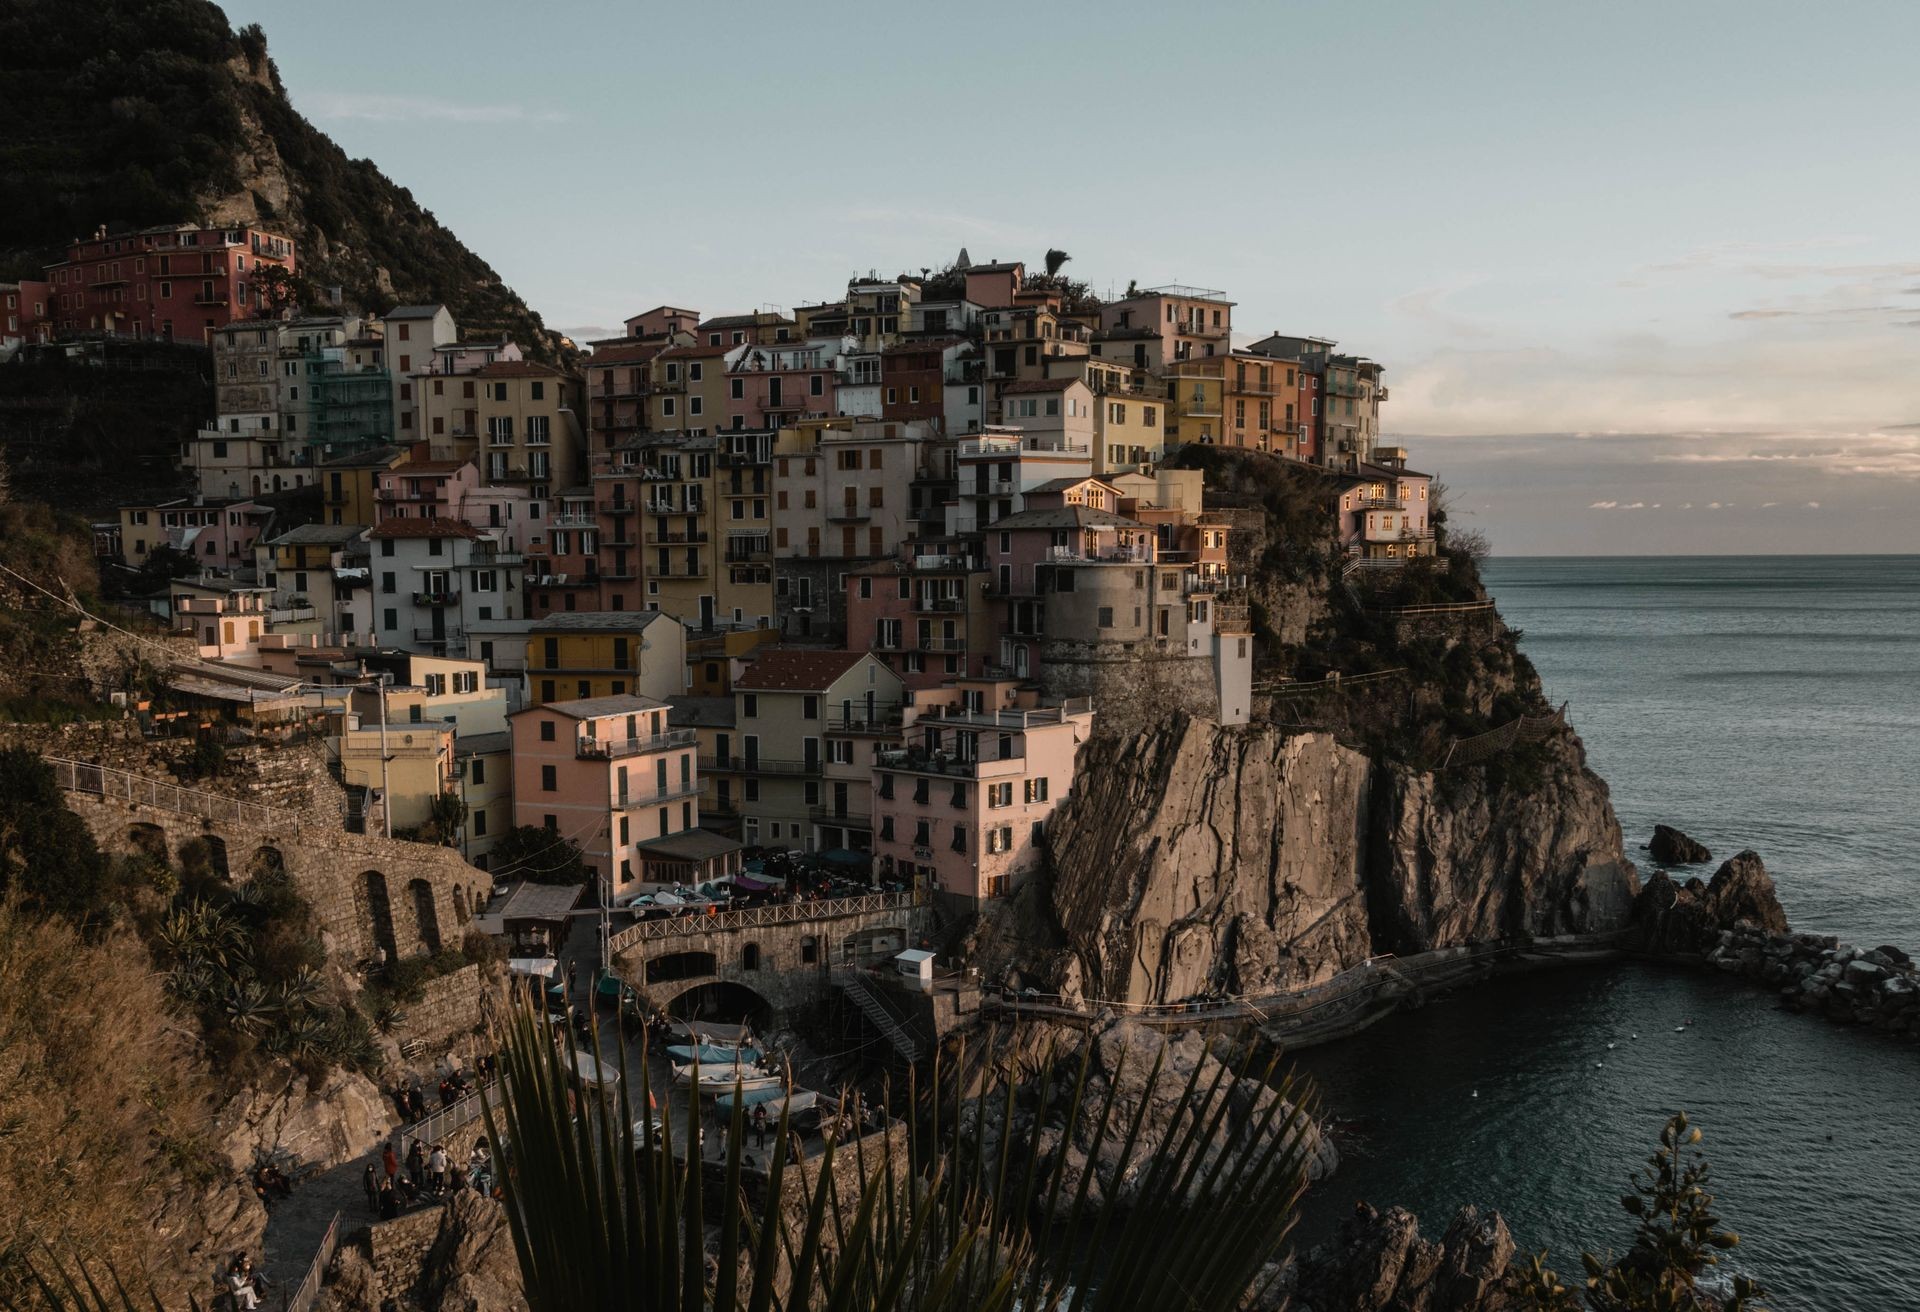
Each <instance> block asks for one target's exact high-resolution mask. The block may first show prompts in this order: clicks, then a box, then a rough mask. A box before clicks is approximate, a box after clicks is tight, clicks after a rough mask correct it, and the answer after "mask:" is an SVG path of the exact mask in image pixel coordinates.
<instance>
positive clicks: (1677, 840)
mask: <svg viewBox="0 0 1920 1312" xmlns="http://www.w3.org/2000/svg"><path fill="white" fill-rule="evenodd" d="M1647 852H1648V854H1649V855H1651V856H1652V857H1653V859H1654V860H1655V861H1658V862H1659V863H1660V864H1661V865H1663V866H1697V865H1702V864H1704V863H1706V862H1708V861H1711V860H1713V853H1712V852H1709V851H1708V850H1707V847H1706V844H1704V843H1696V842H1695V841H1694V840H1693V839H1691V838H1688V837H1687V836H1686V835H1685V834H1683V833H1681V832H1680V831H1679V830H1678V829H1675V828H1673V827H1672V826H1671V825H1655V826H1654V827H1653V840H1652V841H1651V842H1649V843H1648V844H1647Z"/></svg>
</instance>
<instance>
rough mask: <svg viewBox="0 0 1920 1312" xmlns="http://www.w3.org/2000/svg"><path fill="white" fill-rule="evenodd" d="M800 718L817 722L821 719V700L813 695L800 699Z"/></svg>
mask: <svg viewBox="0 0 1920 1312" xmlns="http://www.w3.org/2000/svg"><path fill="white" fill-rule="evenodd" d="M800 718H801V719H803V720H817V719H819V718H820V699H819V698H818V697H815V696H813V695H811V694H809V695H808V696H805V697H802V698H801V699H800Z"/></svg>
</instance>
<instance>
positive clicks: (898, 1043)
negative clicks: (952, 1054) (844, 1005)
mask: <svg viewBox="0 0 1920 1312" xmlns="http://www.w3.org/2000/svg"><path fill="white" fill-rule="evenodd" d="M833 982H834V983H835V984H838V985H839V986H840V987H841V988H842V989H844V990H846V994H847V996H848V997H850V998H852V999H853V1001H854V1003H855V1005H857V1006H858V1007H859V1008H860V1010H861V1012H863V1013H864V1014H865V1015H866V1018H867V1019H868V1020H870V1021H872V1022H873V1024H874V1026H875V1027H876V1028H877V1029H878V1030H879V1031H880V1032H881V1033H882V1034H884V1035H885V1036H886V1038H887V1041H888V1042H889V1043H891V1044H893V1046H894V1049H895V1050H896V1051H898V1052H899V1054H900V1055H901V1056H902V1057H905V1058H906V1059H907V1060H908V1061H910V1062H914V1061H919V1060H920V1058H921V1057H923V1056H925V1055H926V1045H925V1044H923V1043H922V1042H921V1041H920V1039H919V1037H918V1036H917V1035H915V1034H914V1033H913V1031H911V1030H909V1029H908V1028H907V1027H906V1026H904V1025H902V1024H901V1023H900V1022H899V1020H897V1019H896V1018H895V1017H894V1014H893V1013H892V1012H891V1011H889V1010H888V1009H887V1004H886V1003H884V1002H882V1001H881V1000H880V998H879V995H878V994H876V993H875V992H874V991H873V984H872V983H871V982H870V981H869V980H868V979H867V977H866V975H865V974H864V973H862V972H860V971H857V970H836V971H834V972H833Z"/></svg>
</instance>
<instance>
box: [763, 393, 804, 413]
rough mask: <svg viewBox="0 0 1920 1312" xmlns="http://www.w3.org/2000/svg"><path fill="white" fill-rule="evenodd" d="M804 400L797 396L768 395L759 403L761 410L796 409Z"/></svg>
mask: <svg viewBox="0 0 1920 1312" xmlns="http://www.w3.org/2000/svg"><path fill="white" fill-rule="evenodd" d="M805 404H806V402H805V401H803V400H802V399H801V398H800V397H797V396H769V397H768V398H767V399H766V400H764V401H762V402H761V403H760V408H761V409H762V410H798V409H800V408H801V406H803V405H805Z"/></svg>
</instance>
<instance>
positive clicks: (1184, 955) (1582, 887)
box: [1050, 716, 1638, 1002]
mask: <svg viewBox="0 0 1920 1312" xmlns="http://www.w3.org/2000/svg"><path fill="white" fill-rule="evenodd" d="M1555 750H1557V752H1558V753H1559V755H1558V757H1557V758H1556V759H1557V761H1558V763H1559V766H1560V768H1558V769H1556V771H1555V772H1554V774H1553V775H1552V778H1551V780H1550V782H1549V783H1547V784H1546V785H1544V786H1542V787H1540V788H1538V789H1536V790H1534V791H1533V792H1531V793H1524V794H1520V793H1515V792H1513V791H1511V790H1509V791H1506V792H1496V791H1493V790H1492V789H1491V787H1490V785H1489V784H1488V782H1487V780H1486V779H1485V777H1484V776H1483V775H1482V774H1480V773H1478V772H1471V773H1469V772H1456V773H1455V774H1453V775H1451V776H1441V775H1438V774H1434V773H1429V772H1423V771H1418V770H1414V769H1412V768H1410V767H1407V766H1404V765H1399V764H1381V763H1377V762H1376V761H1374V760H1373V759H1372V758H1370V757H1368V756H1367V755H1365V754H1363V753H1361V752H1359V751H1356V750H1354V749H1352V748H1350V747H1346V746H1343V745H1342V744H1341V743H1340V742H1339V741H1338V740H1336V738H1335V737H1334V736H1333V735H1332V734H1329V733H1318V732H1307V733H1290V732H1288V731H1286V730H1284V729H1282V728H1280V727H1278V726H1273V725H1261V726H1255V727H1252V728H1247V729H1222V728H1220V727H1219V726H1217V725H1214V724H1212V723H1210V722H1207V721H1204V720H1196V719H1192V718H1189V717H1186V716H1171V717H1169V718H1168V719H1166V720H1164V721H1162V722H1161V723H1160V724H1159V725H1158V726H1157V727H1155V728H1153V729H1151V730H1148V731H1146V732H1143V733H1140V734H1138V735H1136V736H1135V737H1133V738H1132V739H1130V740H1126V741H1111V740H1106V739H1096V740H1095V741H1094V742H1092V743H1090V744H1088V746H1087V747H1086V748H1085V749H1084V751H1083V754H1082V758H1081V759H1082V765H1083V772H1082V775H1081V778H1080V780H1079V781H1078V783H1077V784H1076V788H1075V793H1074V796H1073V798H1072V799H1071V800H1070V801H1069V803H1068V804H1067V805H1066V806H1064V807H1063V808H1062V809H1061V812H1060V814H1059V815H1058V816H1057V817H1056V819H1055V822H1054V827H1053V830H1052V834H1051V838H1050V847H1051V851H1052V853H1053V882H1052V886H1051V900H1052V911H1053V915H1054V918H1055V919H1056V920H1057V922H1058V924H1059V926H1060V927H1061V929H1062V930H1063V931H1064V934H1065V938H1066V942H1067V949H1066V952H1065V953H1064V954H1056V960H1055V965H1054V971H1053V975H1054V978H1053V981H1052V982H1053V984H1054V985H1055V986H1056V987H1059V988H1061V989H1063V991H1066V992H1069V993H1071V992H1073V991H1074V990H1075V987H1076V986H1077V987H1078V988H1079V989H1080V990H1083V991H1084V992H1085V994H1086V995H1088V996H1093V997H1099V998H1105V999H1112V1000H1119V1001H1127V1002H1167V1001H1178V1000H1182V999H1186V998H1190V997H1193V996H1195V995H1197V994H1201V993H1204V992H1207V991H1209V990H1215V989H1218V990H1224V991H1226V992H1229V993H1235V994H1256V995H1257V994H1262V993H1272V992H1278V991H1281V990H1286V989H1292V988H1298V987H1302V986H1305V985H1310V984H1314V983H1317V982H1319V981H1321V980H1324V979H1326V978H1328V977H1329V976H1331V975H1333V974H1336V973H1338V972H1339V971H1341V970H1343V969H1346V968H1348V967H1350V966H1353V965H1356V964H1358V963H1359V962H1360V961H1362V960H1364V959H1365V958H1367V957H1368V956H1371V955H1375V954H1378V953H1384V952H1394V953H1400V954H1409V953H1415V952H1421V951H1426V950H1428V949H1432V948H1438V947H1451V946H1456V945H1460V944H1466V943H1474V942H1490V941H1495V940H1501V939H1511V938H1516V937H1522V936H1533V937H1541V936H1552V935H1561V934H1585V933H1603V932H1608V931H1611V930H1615V929H1619V928H1622V927H1624V926H1625V924H1626V923H1627V918H1628V916H1629V914H1630V912H1631V909H1632V905H1633V898H1634V895H1635V893H1636V892H1637V891H1638V881H1637V878H1636V875H1635V872H1634V869H1633V866H1632V865H1631V864H1630V863H1628V862H1627V860H1626V859H1625V856H1624V855H1623V853H1622V850H1621V840H1620V830H1619V825H1618V823H1617V822H1616V821H1615V820H1614V817H1613V811H1612V807H1611V805H1610V804H1609V802H1608V799H1607V790H1606V785H1605V784H1604V783H1603V782H1602V781H1601V780H1600V779H1599V778H1598V777H1597V776H1595V775H1593V774H1592V773H1591V772H1589V771H1587V770H1585V769H1584V768H1583V767H1582V766H1581V765H1580V762H1579V757H1578V749H1577V744H1576V743H1572V742H1569V743H1566V744H1564V745H1559V746H1557V748H1556V749H1555Z"/></svg>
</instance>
